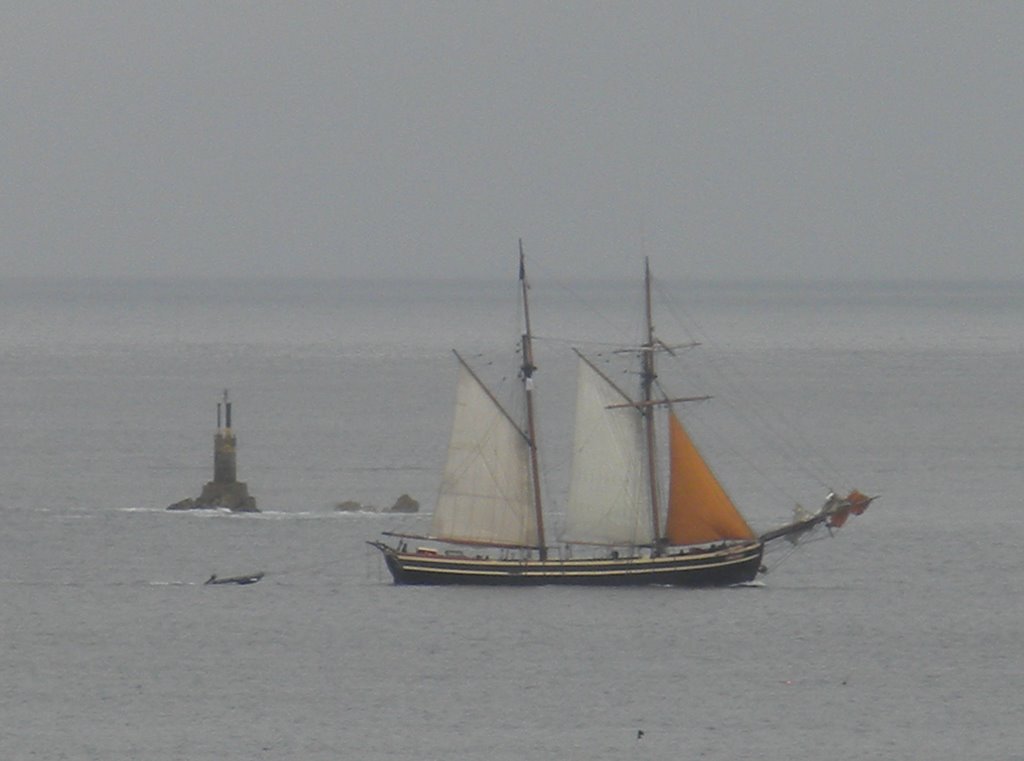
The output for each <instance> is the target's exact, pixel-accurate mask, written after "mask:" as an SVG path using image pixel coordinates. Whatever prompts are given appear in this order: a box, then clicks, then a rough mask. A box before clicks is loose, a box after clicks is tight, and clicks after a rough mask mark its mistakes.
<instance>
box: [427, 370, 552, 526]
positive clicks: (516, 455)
mask: <svg viewBox="0 0 1024 761" xmlns="http://www.w3.org/2000/svg"><path fill="white" fill-rule="evenodd" d="M431 533H432V534H433V535H434V536H436V537H438V538H442V539H448V540H451V541H462V542H478V543H489V544H498V545H503V544H507V545H520V546H527V545H532V546H535V545H536V544H537V519H536V514H535V512H534V507H533V502H532V500H531V497H530V466H529V445H528V444H527V442H526V439H525V438H524V437H523V435H522V433H521V432H520V431H519V429H518V428H517V427H516V426H515V425H513V423H512V422H511V421H510V420H509V419H508V418H507V417H506V416H505V414H504V413H503V412H502V410H501V409H500V408H499V407H498V405H497V404H496V403H495V402H494V400H493V399H492V398H491V397H490V395H488V393H487V392H486V391H485V390H484V388H483V387H482V386H481V385H480V383H479V382H478V381H477V380H476V378H474V377H473V375H472V374H471V373H470V372H469V371H468V370H467V369H466V368H465V367H460V368H459V384H458V391H457V394H456V403H455V422H454V424H453V426H452V437H451V442H450V443H449V445H448V461H447V463H446V464H445V468H444V476H443V480H442V482H441V493H440V496H439V497H438V502H437V506H436V507H435V508H434V522H433V527H432V530H431Z"/></svg>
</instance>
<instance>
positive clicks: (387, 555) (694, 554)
mask: <svg viewBox="0 0 1024 761" xmlns="http://www.w3.org/2000/svg"><path fill="white" fill-rule="evenodd" d="M371 544H372V545H373V546H374V547H376V548H377V549H379V550H380V551H381V552H382V553H383V555H384V560H385V562H386V564H387V567H388V570H389V571H390V572H391V575H392V577H393V578H394V580H395V583H396V584H421V585H444V584H476V585H488V586H541V585H547V584H561V585H575V586H646V585H662V586H678V587H723V586H731V585H734V584H743V583H745V582H749V581H752V580H753V579H754V578H755V577H756V576H757V574H758V572H759V571H760V569H761V556H762V553H763V551H764V545H762V544H761V543H760V542H754V543H750V544H743V545H734V546H730V547H727V548H724V549H719V550H713V551H707V552H701V551H691V552H685V553H683V554H677V555H660V556H657V557H639V556H631V557H607V558H580V559H571V560H565V559H556V560H550V559H549V560H495V559H491V558H471V557H466V556H463V555H452V554H445V555H442V554H433V553H432V552H402V551H399V550H397V549H395V548H393V547H390V546H388V545H386V544H383V543H382V542H371Z"/></svg>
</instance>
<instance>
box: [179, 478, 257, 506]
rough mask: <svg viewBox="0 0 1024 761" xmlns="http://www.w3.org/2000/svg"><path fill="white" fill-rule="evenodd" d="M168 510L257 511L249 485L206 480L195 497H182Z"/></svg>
mask: <svg viewBox="0 0 1024 761" xmlns="http://www.w3.org/2000/svg"><path fill="white" fill-rule="evenodd" d="M167 509H168V510H230V511H231V512H233V513H258V512H259V508H258V507H256V499H255V498H254V497H251V496H250V495H249V487H248V486H246V484H245V483H243V482H241V481H235V482H234V483H230V484H219V483H217V482H216V481H208V482H207V483H206V485H205V486H203V493H202V494H200V495H199V497H198V498H197V499H191V498H189V499H183V500H181V502H175V503H174V504H173V505H169V506H168V507H167Z"/></svg>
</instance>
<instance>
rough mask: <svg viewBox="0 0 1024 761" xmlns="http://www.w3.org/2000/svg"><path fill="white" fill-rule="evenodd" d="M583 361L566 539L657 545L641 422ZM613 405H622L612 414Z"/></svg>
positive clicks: (577, 401)
mask: <svg viewBox="0 0 1024 761" xmlns="http://www.w3.org/2000/svg"><path fill="white" fill-rule="evenodd" d="M622 401H623V399H622V396H621V395H620V392H619V391H617V390H616V389H615V387H614V386H612V385H611V384H610V383H608V381H607V380H605V379H604V378H603V377H601V375H600V374H599V373H598V372H597V371H596V370H594V369H593V368H592V367H591V366H590V365H589V364H587V363H586V362H585V361H584V360H582V359H581V360H580V363H579V375H578V380H577V386H576V431H575V437H574V441H573V461H572V475H571V477H570V483H569V503H568V507H567V510H566V532H565V537H564V538H565V539H566V540H567V541H570V542H572V541H575V542H592V543H595V544H623V545H637V544H649V543H650V542H651V541H652V536H651V520H650V513H649V500H648V497H647V488H648V487H647V481H646V478H645V477H644V468H643V460H642V457H641V451H642V449H641V447H642V440H643V438H642V429H641V417H640V415H639V414H638V413H637V411H636V408H635V407H632V406H622ZM610 405H618V406H617V407H614V408H612V409H609V406H610Z"/></svg>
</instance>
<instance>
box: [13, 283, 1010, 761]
mask: <svg viewBox="0 0 1024 761" xmlns="http://www.w3.org/2000/svg"><path fill="white" fill-rule="evenodd" d="M510 275H512V276H513V278H512V279H510V281H509V282H508V283H505V282H493V283H492V282H466V283H459V282H432V283H410V282H359V283H352V282H330V281H316V282H313V281H310V282H300V281H293V282H286V283H269V282H259V281H246V280H242V281H237V282H229V281H221V282H215V283H206V282H194V281H184V280H183V281H176V282H171V281H161V282H145V281H113V280H94V281H54V280H18V281H10V280H8V281H0V389H2V392H3V397H2V398H3V408H2V413H0V430H2V433H3V435H2V436H0V464H2V468H0V473H2V476H0V516H2V520H3V530H2V532H0V620H2V622H3V630H2V661H0V677H2V678H0V716H2V717H3V721H2V723H0V756H2V757H3V758H5V759H45V760H46V761H54V760H55V759H76V760H77V759H97V760H101V761H122V760H124V761H127V760H128V759H147V760H148V761H171V760H176V759H219V760H221V761H235V760H238V761H242V760H243V759H244V760H245V761H251V760H252V759H310V760H319V759H342V758H345V759H349V758H351V759H355V758H359V759H436V758H450V759H493V760H503V759H509V760H511V759H516V760H517V761H518V760H520V759H554V758H558V759H587V760H588V761H597V760H599V759H616V760H618V759H623V758H630V759H632V758H637V759H644V758H650V759H667V758H674V759H730V760H732V759H787V760H788V761H801V760H803V759H807V760H808V761H809V760H811V759H813V760H814V761H818V760H819V759H821V758H836V759H935V758H948V759H966V758H970V759H998V760H999V761H1006V759H1024V743H1022V740H1024V733H1022V730H1021V725H1020V715H1021V708H1022V704H1024V698H1022V695H1024V657H1022V651H1021V643H1020V633H1021V631H1022V630H1024V605H1022V597H1021V595H1022V580H1024V553H1022V552H1021V547H1022V546H1024V522H1022V520H1021V518H1020V514H1021V502H1022V499H1024V496H1022V495H1024V475H1022V470H1021V456H1022V452H1024V427H1022V425H1021V422H1022V420H1024V404H1022V402H1021V395H1020V389H1021V387H1022V378H1024V350H1022V349H1024V284H1020V283H1012V284H971V285H964V284H960V285H953V284H936V283H932V284H911V283H904V284H892V283H889V284H878V283H849V284H820V283H819V284H808V283H773V284H753V283H746V284H743V283H734V284H692V283H690V284H686V283H680V284H674V283H662V282H659V283H658V288H657V289H656V295H657V296H659V297H662V296H666V297H667V299H666V300H667V302H668V303H669V304H671V307H670V308H669V309H668V310H666V313H659V314H658V316H657V318H656V319H657V320H658V328H659V332H660V334H661V336H662V338H664V339H666V341H669V342H671V341H673V340H678V341H679V343H686V342H690V341H693V342H699V343H700V346H698V347H695V348H689V349H679V350H677V352H676V353H677V355H678V357H677V358H676V359H674V360H671V362H672V364H671V366H667V365H663V374H662V379H663V380H666V381H667V380H668V378H669V374H670V370H671V375H672V378H673V382H675V380H676V379H677V378H678V383H679V386H678V389H679V391H680V392H681V393H706V394H711V395H713V397H714V398H713V399H712V400H710V401H708V402H704V403H700V404H696V405H693V406H692V407H688V409H687V423H688V425H690V427H691V430H692V432H693V435H694V437H695V438H696V439H697V440H698V443H699V444H700V445H701V447H702V448H703V450H704V452H705V454H706V456H707V458H708V459H709V461H711V463H712V465H713V466H714V468H715V470H716V472H717V474H718V476H719V478H720V479H721V480H722V482H723V483H724V484H725V485H726V488H727V489H728V490H729V491H730V493H731V494H732V496H733V497H734V499H735V501H736V502H737V503H738V504H739V506H740V508H741V509H742V510H743V512H744V513H745V514H746V516H747V517H748V519H749V520H750V522H751V524H752V525H753V526H754V527H755V528H756V529H759V530H766V529H768V528H771V527H773V526H775V525H778V524H780V523H782V522H784V521H785V520H787V519H788V517H789V515H790V513H791V511H792V509H793V506H794V504H796V503H799V504H801V505H803V506H805V507H807V508H809V509H811V508H815V507H817V506H818V504H819V503H820V502H821V501H822V500H823V499H824V497H825V495H826V494H827V492H828V490H829V489H832V488H834V489H836V490H841V489H849V488H852V487H857V488H859V489H861V490H862V491H864V492H866V493H869V494H879V495H881V499H880V500H879V501H878V502H876V503H875V504H874V505H872V507H871V509H870V510H868V511H867V513H865V514H864V515H863V516H860V517H858V518H855V519H851V521H850V522H849V523H848V524H847V526H846V527H844V528H843V529H842V530H841V531H839V532H837V534H836V536H835V537H833V538H826V539H824V540H822V541H817V542H812V543H809V544H807V545H805V546H802V547H799V548H797V550H796V551H795V552H792V553H789V552H785V551H782V552H777V553H773V554H771V555H769V556H768V564H769V567H770V572H769V573H768V574H767V575H766V576H764V577H762V581H761V583H760V584H758V585H756V586H748V587H740V588H731V589H715V590H700V591H695V590H680V589H665V588H649V589H629V590H618V589H565V588H540V589H524V590H512V589H509V590H490V589H475V588H460V589H435V588H404V587H395V586H393V585H392V584H391V583H390V578H389V577H388V575H387V572H386V570H385V569H384V567H383V565H382V563H381V562H380V560H379V558H378V557H377V555H376V553H375V551H374V550H373V549H372V548H370V547H368V546H367V545H366V544H365V541H366V540H367V539H372V538H375V537H376V536H377V535H378V534H379V532H380V531H382V530H386V529H412V530H424V529H425V527H426V525H427V521H429V512H430V510H431V506H432V504H433V500H434V496H435V494H436V491H437V488H438V484H439V480H440V467H441V464H442V460H443V457H444V449H445V445H446V440H447V436H448V432H449V427H450V420H451V411H452V410H451V406H452V402H453V389H454V381H455V377H456V364H455V361H454V359H453V357H452V355H451V352H450V349H452V348H458V349H459V350H460V352H462V353H464V354H465V355H466V356H467V357H468V358H469V359H470V361H471V362H477V363H479V364H480V366H481V367H482V368H483V370H482V372H484V373H485V374H489V376H490V377H492V378H493V380H494V382H495V384H496V385H497V386H498V387H503V386H507V385H508V383H509V382H510V380H511V379H514V375H515V366H514V364H513V361H514V359H512V358H511V352H512V351H513V350H514V348H515V342H516V338H517V333H518V327H517V326H516V323H515V320H516V316H517V310H516V306H515V298H516V283H515V281H514V273H510ZM531 298H532V314H531V317H532V318H533V322H534V331H535V332H536V333H537V334H538V336H540V339H539V340H538V344H537V352H538V365H539V367H540V369H539V371H538V375H537V387H538V396H539V404H540V407H541V415H542V423H541V440H542V445H543V446H544V447H545V449H544V453H543V464H544V469H545V474H546V475H545V487H546V495H547V500H548V506H549V509H550V516H551V517H550V519H549V520H550V521H551V523H552V524H553V525H556V526H557V523H558V516H559V511H560V509H561V504H562V502H563V500H564V492H565V484H566V483H567V477H566V473H567V467H568V466H567V462H568V441H567V436H568V428H569V425H570V423H571V418H572V399H573V389H572V385H573V382H574V378H575V376H574V364H573V359H572V356H571V352H570V351H569V348H570V347H571V346H573V345H580V346H582V347H584V348H587V349H588V350H591V351H596V352H599V353H600V352H604V351H608V350H610V348H611V343H612V342H616V341H629V340H632V339H633V338H634V337H635V336H636V335H637V329H638V326H639V314H640V312H639V306H640V294H639V286H638V285H637V284H635V283H629V284H625V283H624V284H616V283H583V284H571V285H570V284H566V283H564V282H563V281H557V279H553V280H552V281H551V282H547V281H546V280H545V279H544V278H543V277H540V276H535V282H534V283H533V286H532V289H531ZM666 314H667V316H665V315H666ZM677 326H678V328H677ZM606 341H607V342H608V343H607V344H605V343H604V342H606ZM503 358H504V359H503ZM624 378H625V382H628V380H629V376H628V375H627V376H624ZM224 388H229V389H230V391H231V398H232V401H233V404H234V423H235V430H236V433H237V435H238V441H239V450H238V473H239V478H240V480H244V481H246V482H247V483H248V485H249V489H250V492H251V493H252V494H253V495H254V496H255V497H256V500H257V502H258V504H259V507H260V508H261V510H262V511H263V512H261V513H260V514H258V515H231V514H225V513H219V512H201V513H200V512H192V513H169V512H166V511H165V510H164V507H165V506H167V505H169V504H171V503H173V502H177V501H178V500H181V499H183V498H185V497H189V496H192V497H194V496H197V495H198V494H199V491H200V489H201V487H202V485H203V483H204V482H206V481H208V480H210V478H211V476H212V450H213V433H214V429H215V423H216V417H215V415H216V406H215V405H216V402H217V401H218V399H219V397H220V395H221V393H222V391H223V389H224ZM403 493H408V494H410V495H411V496H412V497H414V498H415V499H417V500H419V501H420V502H421V503H422V511H421V514H419V515H416V516H408V517H401V516H393V515H386V514H379V513H369V512H367V513H358V514H344V513H339V512H337V511H335V510H334V505H335V504H336V503H338V502H341V501H345V500H355V501H358V502H361V503H364V504H367V505H374V506H388V505H390V504H391V503H393V502H394V500H395V499H396V498H397V497H398V496H399V495H401V494H403ZM256 571H263V572H265V573H266V577H265V578H264V579H263V581H262V582H260V583H259V584H256V585H252V586H248V587H210V586H203V583H202V582H203V581H204V580H205V579H206V578H207V577H208V576H209V575H210V574H211V573H218V574H220V575H222V576H224V575H232V574H236V573H249V572H256ZM640 731H642V732H643V735H642V737H640V738H639V739H638V733H639V732H640Z"/></svg>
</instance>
